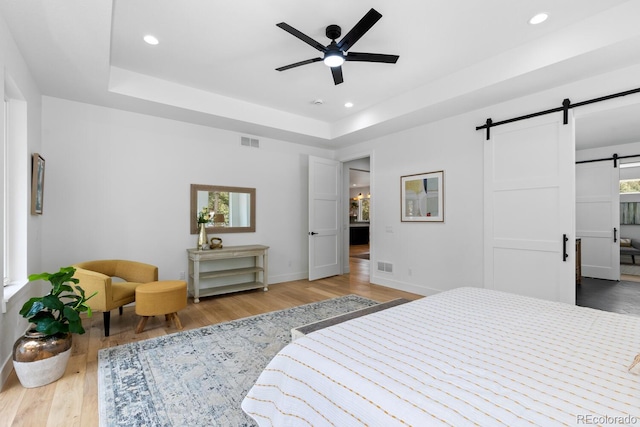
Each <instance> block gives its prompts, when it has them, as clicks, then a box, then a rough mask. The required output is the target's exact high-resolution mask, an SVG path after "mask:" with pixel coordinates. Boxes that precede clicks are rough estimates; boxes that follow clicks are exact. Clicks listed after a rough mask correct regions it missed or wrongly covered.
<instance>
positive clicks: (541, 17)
mask: <svg viewBox="0 0 640 427" xmlns="http://www.w3.org/2000/svg"><path fill="white" fill-rule="evenodd" d="M548 17H549V15H547V14H546V13H544V12H543V13H538V14H537V15H535V16H534V17H532V18H531V19H529V24H531V25H538V24H542V23H543V22H544V21H546V20H547V18H548Z"/></svg>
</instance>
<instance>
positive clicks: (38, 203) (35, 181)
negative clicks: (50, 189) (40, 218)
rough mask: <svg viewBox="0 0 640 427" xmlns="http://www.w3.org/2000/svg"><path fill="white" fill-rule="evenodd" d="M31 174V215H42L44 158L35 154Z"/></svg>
mask: <svg viewBox="0 0 640 427" xmlns="http://www.w3.org/2000/svg"><path fill="white" fill-rule="evenodd" d="M31 166H32V172H31V214H32V215H42V202H43V197H44V158H43V157H42V156H41V155H40V154H38V153H33V156H32V162H31Z"/></svg>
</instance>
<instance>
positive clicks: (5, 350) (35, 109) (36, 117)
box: [0, 16, 42, 387]
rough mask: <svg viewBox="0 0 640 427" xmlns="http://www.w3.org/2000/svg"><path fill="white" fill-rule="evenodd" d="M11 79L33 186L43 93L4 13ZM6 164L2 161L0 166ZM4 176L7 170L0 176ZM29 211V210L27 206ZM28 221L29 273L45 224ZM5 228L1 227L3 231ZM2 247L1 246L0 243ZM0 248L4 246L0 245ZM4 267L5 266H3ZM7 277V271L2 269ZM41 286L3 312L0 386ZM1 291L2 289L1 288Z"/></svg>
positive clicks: (2, 50)
mask: <svg viewBox="0 0 640 427" xmlns="http://www.w3.org/2000/svg"><path fill="white" fill-rule="evenodd" d="M8 81H11V82H12V84H13V85H15V87H16V88H17V89H18V90H19V93H20V95H21V96H22V97H23V100H24V101H25V102H26V104H27V129H26V130H27V148H26V152H24V153H23V155H22V161H24V164H22V165H20V169H21V170H22V172H21V173H22V174H23V175H24V176H22V177H21V179H23V180H25V181H26V182H28V183H29V185H28V186H27V187H28V188H31V185H30V182H31V176H30V172H31V154H32V153H34V152H42V151H41V150H42V145H41V132H40V123H41V119H40V112H41V107H40V92H39V91H38V88H37V86H36V85H35V83H34V81H33V78H32V77H31V74H30V72H29V70H28V68H27V66H26V63H25V62H24V59H23V58H22V55H21V54H20V52H19V50H18V48H17V46H16V44H15V42H14V41H13V38H12V36H11V34H10V32H9V29H8V28H7V26H6V23H5V21H4V19H3V18H2V16H0V83H6V82H8ZM0 94H1V95H2V99H4V96H5V86H4V84H2V85H0ZM0 124H1V125H0V126H1V127H2V129H0V132H2V135H4V131H5V129H4V126H5V123H4V116H3V117H2V118H0ZM2 164H3V163H0V167H1V165H2ZM3 175H4V171H2V173H0V176H3ZM19 199H20V200H26V201H28V200H30V197H22V198H19ZM26 212H29V207H27V209H26ZM26 222H27V236H26V240H27V242H26V244H27V260H26V266H27V270H28V271H29V272H36V273H37V272H40V271H41V254H42V252H41V251H40V242H41V239H40V233H41V226H42V218H41V217H40V216H35V215H29V216H28V218H27V219H26ZM1 232H2V231H1V230H0V233H1ZM0 246H1V245H0ZM0 251H2V248H1V247H0ZM0 268H2V267H0ZM3 276H4V272H3ZM41 292H42V286H41V285H40V284H31V285H28V286H27V287H25V288H24V289H23V291H21V292H19V293H18V294H17V295H15V296H14V297H13V298H12V299H11V300H10V301H9V302H8V303H7V306H6V313H1V314H0V337H1V338H0V387H2V385H3V384H4V381H5V380H6V378H7V376H8V375H9V373H10V371H11V368H12V367H13V365H12V364H11V362H10V360H11V351H12V348H13V343H14V342H15V340H16V339H17V338H18V337H19V336H20V335H22V334H23V333H24V332H25V331H26V329H27V327H28V323H27V321H26V320H25V319H23V318H22V317H21V316H20V314H19V313H18V312H19V310H20V308H21V307H22V304H23V303H24V302H25V301H26V300H27V299H29V298H30V297H32V296H35V295H38V294H41ZM0 294H2V292H1V291H0Z"/></svg>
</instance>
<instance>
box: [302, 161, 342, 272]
mask: <svg viewBox="0 0 640 427" xmlns="http://www.w3.org/2000/svg"><path fill="white" fill-rule="evenodd" d="M341 183H342V164H341V163H340V162H338V161H335V160H330V159H322V158H319V157H314V156H309V280H316V279H321V278H323V277H329V276H335V275H337V274H340V270H341V268H340V267H341V266H340V259H341V257H340V248H341V245H340V242H341V241H342V239H341V238H340V237H341V236H340V195H341V191H340V189H341V188H342V187H341V185H342V184H341Z"/></svg>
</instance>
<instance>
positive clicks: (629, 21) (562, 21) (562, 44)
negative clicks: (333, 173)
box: [0, 0, 640, 148]
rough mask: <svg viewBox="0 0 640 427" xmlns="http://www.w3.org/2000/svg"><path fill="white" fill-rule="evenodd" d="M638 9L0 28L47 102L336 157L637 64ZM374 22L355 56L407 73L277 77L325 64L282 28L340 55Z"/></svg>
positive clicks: (131, 9)
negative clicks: (336, 35)
mask: <svg viewBox="0 0 640 427" xmlns="http://www.w3.org/2000/svg"><path fill="white" fill-rule="evenodd" d="M639 3H640V2H638V1H637V0H635V1H634V0H627V1H625V0H562V1H558V0H529V1H527V2H521V1H513V0H484V1H482V2H480V1H477V0H447V1H438V2H436V1H424V0H404V1H395V2H392V1H390V0H368V1H366V2H365V1H362V0H352V1H349V2H345V1H338V0H323V1H313V2H311V1H300V0H234V1H220V0H180V1H175V0H114V1H111V0H91V1H87V0H0V14H2V16H3V17H4V19H5V21H6V22H7V24H8V26H9V28H10V30H11V32H12V34H13V36H14V38H15V40H16V43H17V45H18V47H19V49H20V50H21V52H22V55H23V56H24V58H25V60H26V62H27V64H28V66H29V68H30V70H31V71H32V73H33V77H34V79H35V80H36V82H37V84H38V85H39V87H40V89H41V91H42V93H43V94H45V95H49V96H54V97H59V98H65V99H71V100H76V101H80V102H86V103H92V104H97V105H104V106H110V107H115V108H121V109H125V110H129V111H137V112H141V113H146V114H153V115H158V116H162V117H168V118H173V119H177V120H184V121H188V122H192V123H198V124H203V125H208V126H215V127H219V128H224V129H229V130H233V131H237V132H241V133H244V134H249V135H256V136H260V137H268V138H277V139H282V140H286V141H292V142H297V143H303V144H312V145H317V146H321V147H327V148H336V147H342V146H345V145H348V144H352V143H357V142H360V141H362V140H365V139H368V138H372V137H375V136H379V135H383V134H386V133H390V132H394V131H397V130H399V129H403V128H407V127H410V126H415V125H419V124H422V123H425V122H428V121H432V120H437V119H439V118H442V117H445V116H447V115H450V114H457V113H462V112H465V111H470V110H473V109H475V108H479V107H481V106H483V105H487V104H493V103H496V102H500V101H504V100H507V99H510V98H513V97H516V96H522V95H526V94H528V93H533V92H536V91H539V90H540V89H541V88H547V87H553V86H557V85H561V84H566V83H568V82H571V81H574V80H576V79H580V78H585V77H589V76H591V75H596V74H599V73H602V72H606V71H609V70H611V69H615V68H620V67H623V66H628V65H633V64H637V63H640V49H639V48H638V47H639V46H640V25H637V17H638V16H640V5H639ZM370 8H375V9H376V10H377V11H379V12H380V13H381V14H382V15H383V17H382V19H381V20H380V21H378V22H377V23H376V24H375V25H374V26H373V28H372V29H371V30H370V31H369V32H368V33H366V34H365V35H364V36H363V37H362V38H361V39H360V40H359V41H358V42H357V43H356V44H355V46H354V47H353V49H351V50H352V51H355V52H373V53H386V54H396V55H400V59H399V61H398V63H397V64H395V65H391V64H374V63H359V62H347V63H345V64H344V66H343V72H344V83H343V84H341V85H337V86H336V85H334V84H333V81H332V78H331V73H330V71H329V69H328V68H327V67H326V66H325V65H323V64H322V63H321V62H318V63H314V64H310V65H305V66H302V67H298V68H294V69H291V70H287V71H284V72H278V71H275V68H276V67H279V66H283V65H287V64H290V63H294V62H298V61H301V60H305V59H309V58H313V57H317V56H319V55H318V54H319V52H318V51H316V50H314V49H313V48H312V47H310V46H309V45H306V44H305V43H303V42H302V41H300V40H298V39H296V38H295V37H293V36H292V35H290V34H288V33H286V32H285V31H283V30H282V29H280V28H278V27H276V24H277V23H279V22H286V23H287V24H289V25H291V26H293V27H295V28H296V29H298V30H300V31H302V32H303V33H305V34H307V35H308V36H310V37H312V38H314V39H315V40H317V41H319V42H321V43H323V44H328V43H329V40H328V39H327V38H326V36H325V35H324V32H325V27H326V26H327V25H329V24H338V25H340V26H341V27H342V30H343V35H344V34H346V33H347V32H348V31H349V30H350V29H351V28H352V27H353V25H355V23H356V22H358V20H359V19H360V18H361V17H362V16H364V14H365V13H366V12H367V11H368V10H369V9H370ZM540 11H545V12H548V13H549V15H550V18H549V19H548V21H547V22H545V23H543V24H541V25H538V26H532V25H530V24H528V22H527V21H528V19H529V18H530V17H531V16H533V15H534V14H535V13H537V12H540ZM145 34H153V35H155V36H156V37H157V38H158V39H159V40H160V44H159V45H157V46H149V45H147V44H145V43H144V42H143V41H142V37H143V36H144V35H145ZM316 99H321V100H322V101H323V103H322V104H321V105H316V104H314V103H313V101H314V100H316ZM347 101H350V102H353V103H354V104H355V106H354V107H353V108H351V109H346V108H345V107H344V103H345V102H347Z"/></svg>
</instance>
